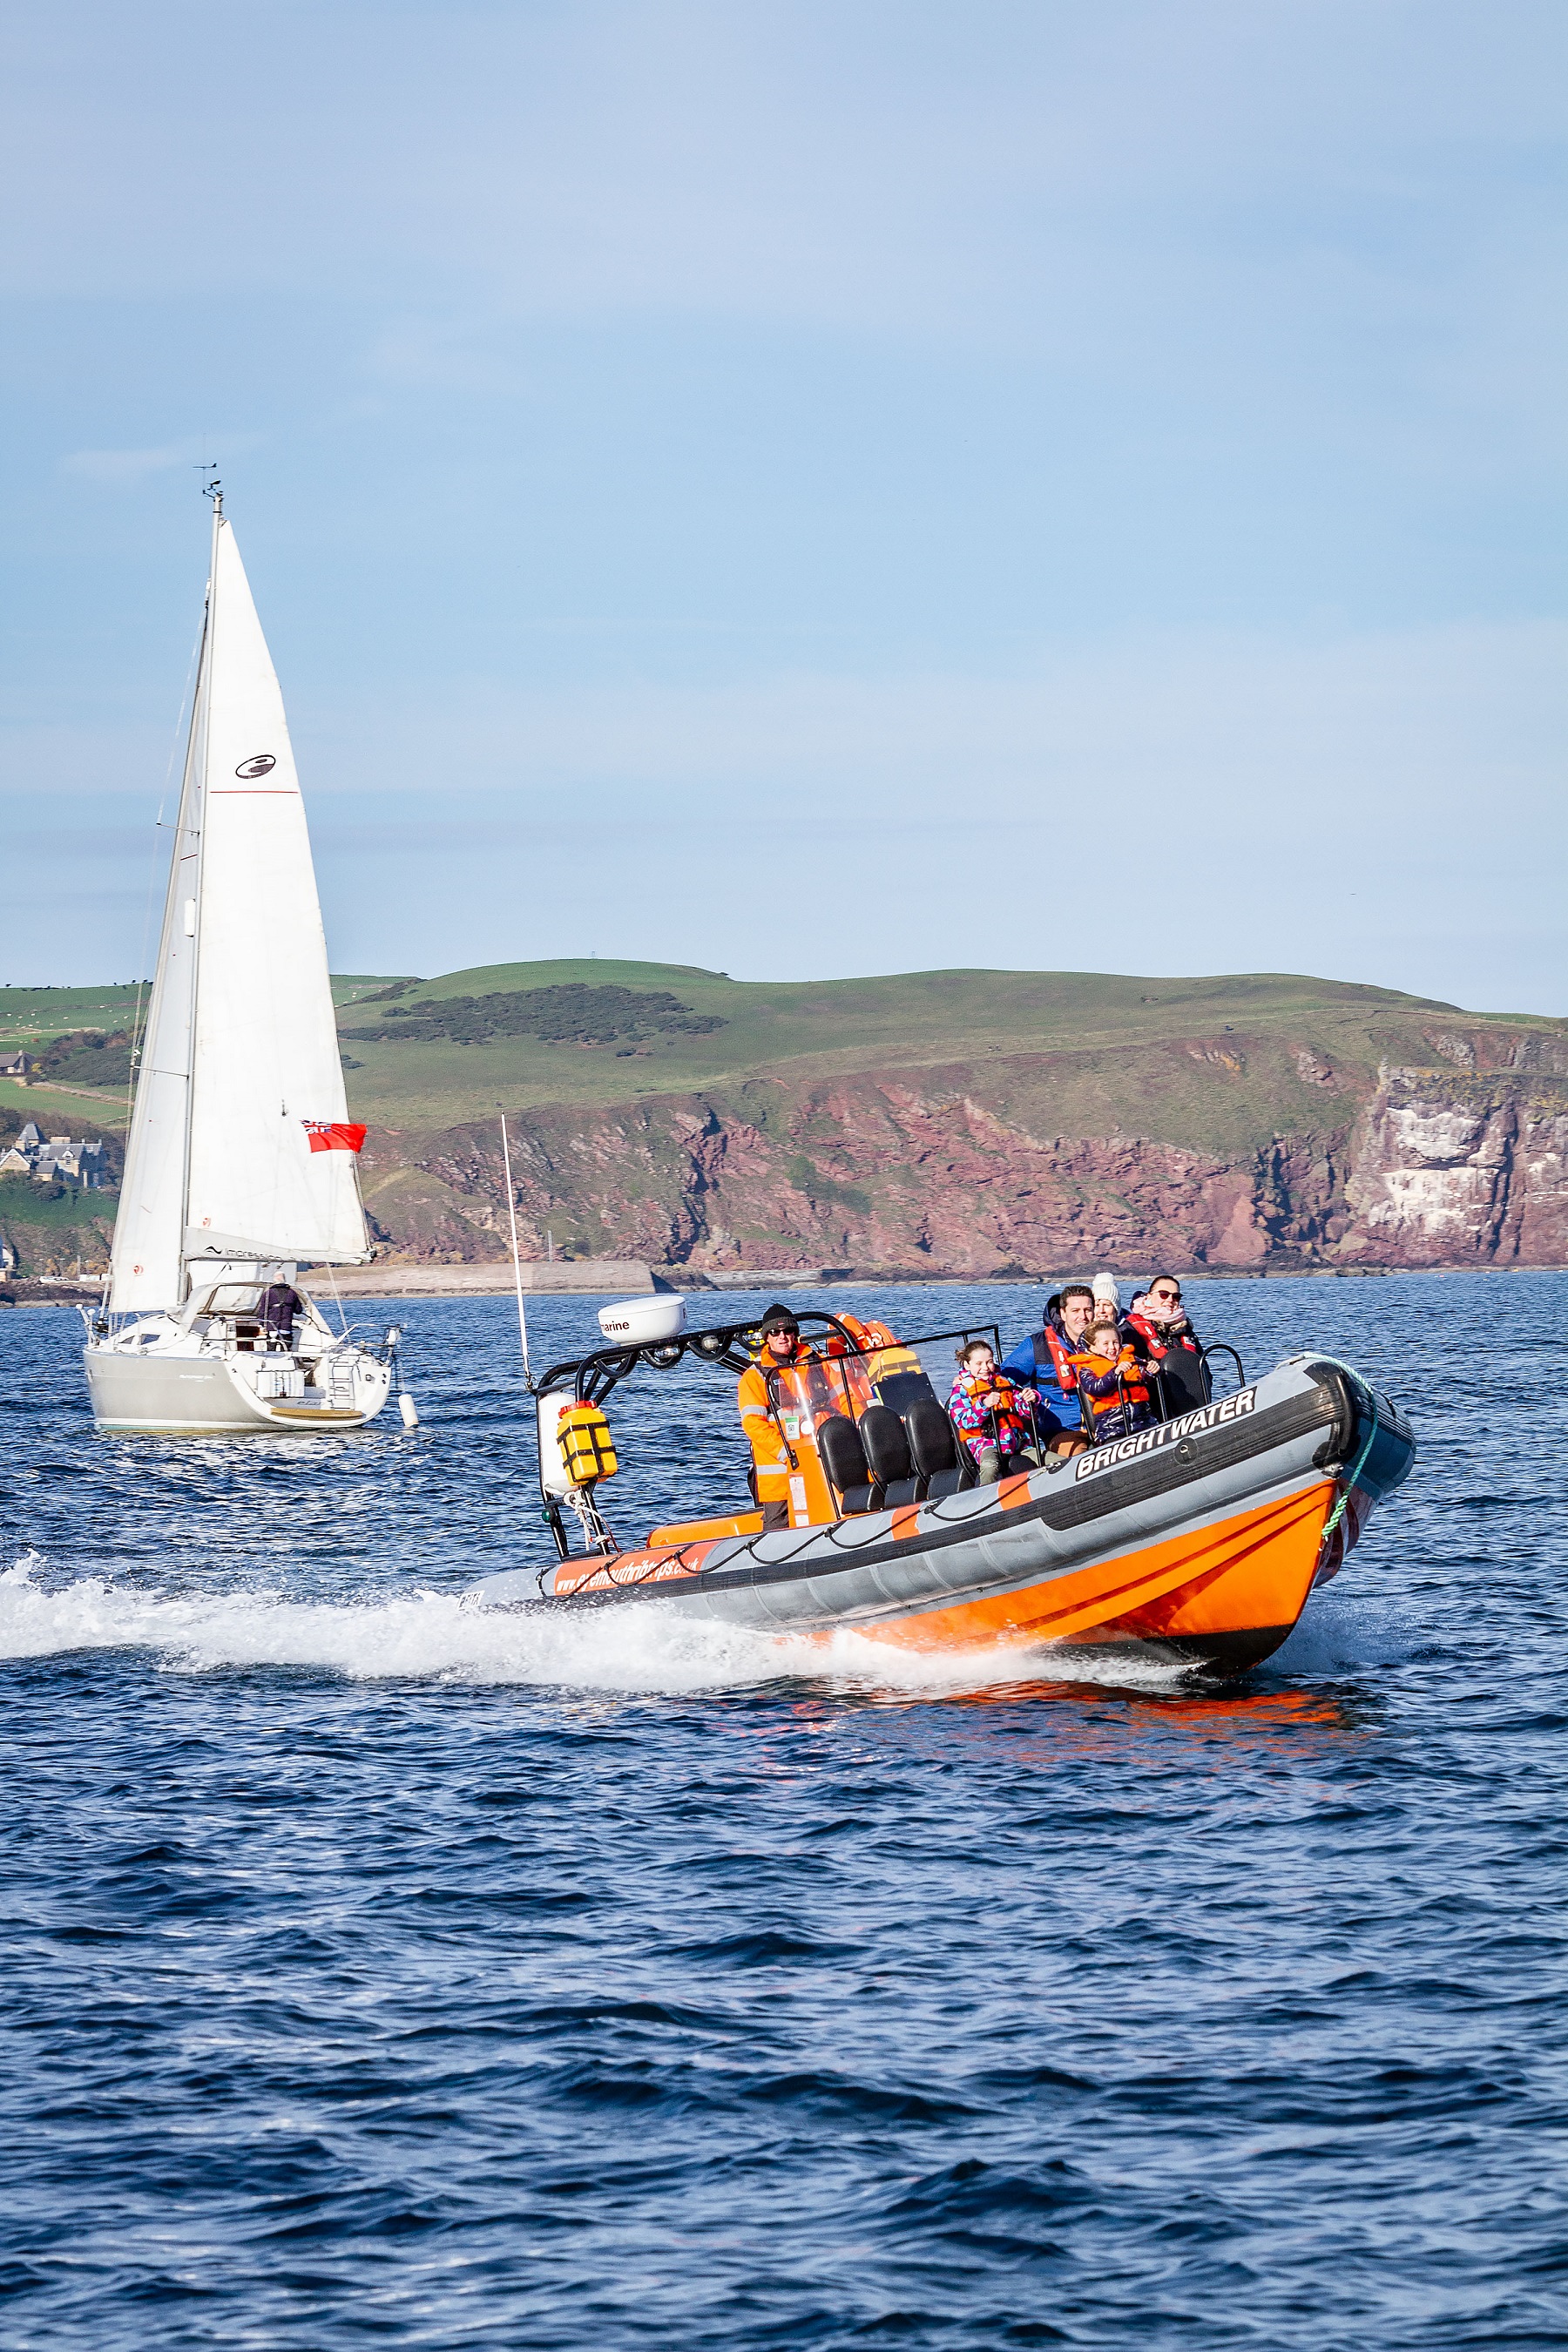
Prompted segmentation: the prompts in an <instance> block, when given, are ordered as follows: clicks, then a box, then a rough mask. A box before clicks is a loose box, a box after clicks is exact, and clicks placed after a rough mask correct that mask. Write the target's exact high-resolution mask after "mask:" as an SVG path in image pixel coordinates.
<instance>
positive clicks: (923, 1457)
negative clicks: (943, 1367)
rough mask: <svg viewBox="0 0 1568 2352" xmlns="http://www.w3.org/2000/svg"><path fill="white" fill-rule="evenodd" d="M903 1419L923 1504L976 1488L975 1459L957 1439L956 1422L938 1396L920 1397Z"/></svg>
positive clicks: (911, 1405)
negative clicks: (945, 1410)
mask: <svg viewBox="0 0 1568 2352" xmlns="http://www.w3.org/2000/svg"><path fill="white" fill-rule="evenodd" d="M903 1418H904V1429H905V1432H906V1433H907V1435H908V1438H909V1443H910V1455H911V1457H912V1458H913V1461H914V1465H915V1469H916V1471H917V1473H918V1474H919V1475H920V1478H921V1502H922V1503H925V1502H935V1501H936V1500H937V1498H938V1497H939V1496H942V1495H957V1494H960V1493H962V1491H963V1488H964V1487H966V1486H973V1484H974V1482H975V1478H976V1476H977V1475H978V1473H977V1472H976V1470H975V1467H974V1457H973V1454H971V1453H970V1451H969V1448H968V1446H967V1445H960V1444H959V1443H958V1441H957V1439H956V1438H955V1437H954V1435H953V1430H952V1422H951V1421H949V1419H948V1417H947V1415H946V1413H945V1412H943V1411H942V1407H941V1405H940V1404H938V1402H937V1401H936V1399H935V1397H934V1396H931V1395H929V1394H928V1395H926V1396H923V1397H916V1398H915V1399H914V1401H913V1402H912V1403H910V1406H909V1407H908V1409H907V1411H906V1412H905V1413H904V1417H903Z"/></svg>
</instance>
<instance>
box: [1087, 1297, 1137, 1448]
mask: <svg viewBox="0 0 1568 2352" xmlns="http://www.w3.org/2000/svg"><path fill="white" fill-rule="evenodd" d="M1072 1363H1073V1370H1075V1371H1076V1372H1077V1374H1078V1387H1079V1395H1080V1396H1081V1397H1082V1399H1083V1412H1084V1420H1085V1421H1086V1423H1088V1424H1089V1435H1090V1437H1091V1440H1092V1442H1093V1443H1094V1444H1096V1445H1108V1444H1110V1441H1111V1439H1112V1438H1114V1437H1130V1436H1131V1434H1132V1432H1133V1431H1134V1430H1135V1429H1147V1428H1148V1427H1149V1426H1150V1425H1151V1423H1152V1421H1153V1419H1154V1409H1153V1407H1152V1404H1151V1403H1150V1402H1149V1391H1148V1388H1147V1386H1146V1385H1145V1383H1144V1381H1143V1379H1142V1367H1141V1365H1140V1364H1139V1361H1138V1352H1137V1350H1136V1349H1135V1348H1133V1347H1132V1346H1131V1343H1126V1344H1124V1343H1123V1341H1122V1338H1121V1327H1120V1325H1119V1324H1118V1322H1117V1320H1116V1312H1115V1309H1114V1308H1113V1307H1107V1308H1105V1309H1103V1310H1100V1311H1098V1312H1097V1315H1096V1319H1095V1321H1094V1322H1093V1323H1091V1324H1090V1326H1089V1329H1088V1330H1087V1331H1086V1332H1085V1333H1084V1335H1083V1346H1082V1348H1081V1349H1080V1350H1079V1353H1078V1354H1077V1355H1076V1356H1074V1358H1073V1360H1072Z"/></svg>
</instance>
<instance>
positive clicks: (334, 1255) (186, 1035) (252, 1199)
mask: <svg viewBox="0 0 1568 2352" xmlns="http://www.w3.org/2000/svg"><path fill="white" fill-rule="evenodd" d="M208 495H209V496H210V497H211V499H212V501H213V535H212V563H211V570H210V572H209V574H208V581H207V601H206V618H205V625H204V628H203V632H202V646H201V658H200V664H199V667H198V669H197V673H196V688H195V697H194V699H193V702H192V707H191V728H190V738H189V742H188V745H187V749H186V754H185V767H184V782H183V784H182V788H181V793H180V806H179V814H178V817H177V819H176V822H175V827H174V850H173V856H172V857H171V860H170V868H169V884H168V890H167V894H166V896H165V898H164V904H163V931H162V934H161V937H160V940H159V945H158V963H157V970H156V972H155V974H154V977H153V993H152V1003H151V1007H150V1010H149V1013H148V1020H147V1026H146V1030H145V1032H144V1034H143V1038H142V1049H141V1055H140V1060H139V1064H138V1068H137V1076H136V1091H135V1099H134V1105H133V1108H132V1119H131V1137H130V1142H129V1145H128V1147H127V1151H126V1162H125V1176H124V1182H123V1184H122V1187H121V1202H120V1213H119V1216H118V1219H117V1221H116V1223H115V1231H114V1248H113V1254H112V1259H111V1264H110V1276H109V1282H108V1286H107V1288H106V1290H105V1293H104V1297H103V1299H102V1301H101V1303H100V1307H98V1309H97V1311H96V1312H95V1313H91V1314H89V1317H88V1337H87V1346H86V1349H85V1350H84V1354H85V1360H86V1366H87V1383H88V1390H89V1394H90V1396H91V1400H92V1410H93V1415H94V1418H95V1420H96V1421H97V1423H98V1425H99V1427H100V1429H106V1430H151V1431H161V1432H164V1433H170V1434H174V1435H197V1434H202V1435H205V1434H209V1433H219V1432H228V1433H233V1432H237V1431H255V1430H258V1429H273V1430H288V1431H291V1432H299V1433H306V1434H319V1433H323V1432H326V1431H338V1430H342V1429H345V1428H356V1427H358V1426H360V1425H361V1424H362V1423H365V1422H367V1421H369V1420H371V1419H372V1418H373V1416H374V1414H376V1413H378V1412H380V1411H381V1409H382V1407H383V1405H384V1403H385V1402H386V1400H387V1396H388V1393H389V1391H390V1390H391V1386H392V1381H393V1377H394V1373H395V1350H396V1342H397V1337H398V1334H397V1332H396V1330H395V1328H394V1329H391V1330H389V1331H388V1332H387V1334H386V1337H385V1338H384V1340H383V1341H382V1342H381V1343H380V1345H379V1346H365V1345H362V1344H360V1343H358V1342H357V1341H356V1339H355V1338H354V1336H353V1333H352V1332H351V1331H350V1330H349V1329H348V1328H347V1327H346V1326H342V1317H341V1312H340V1318H339V1321H340V1327H341V1328H338V1329H336V1330H334V1329H333V1328H332V1326H331V1323H330V1322H329V1320H328V1318H327V1317H326V1316H325V1315H324V1314H323V1313H322V1312H321V1308H320V1307H318V1306H317V1304H316V1303H315V1301H314V1300H313V1299H311V1298H310V1297H309V1296H308V1295H307V1294H306V1293H305V1292H304V1291H303V1290H301V1289H300V1288H299V1287H298V1277H299V1270H300V1265H302V1264H306V1265H323V1266H328V1267H331V1266H334V1265H363V1264H364V1263H365V1261H366V1260H367V1259H368V1257H369V1255H370V1252H369V1250H368V1249H367V1247H366V1245H365V1228H364V1213H363V1209H362V1208H361V1205H360V1196H359V1184H358V1179H357V1175H356V1160H357V1155H358V1152H359V1150H360V1147H361V1146H362V1144H363V1141H364V1134H365V1130H364V1129H363V1127H362V1126H358V1125H356V1124H354V1123H353V1122H352V1121H351V1120H350V1118H349V1116H348V1105H347V1101H346V1098H345V1096H344V1092H343V1076H342V1062H341V1060H340V1058H339V1052H338V1037H337V1028H336V1024H335V1022H334V1019H333V1013H332V997H331V981H330V979H329V977H328V971H327V947H326V939H325V935H324V933H323V931H322V929H321V902H320V900H319V898H318V897H317V894H316V877H315V870H314V867H313V866H312V865H311V862H310V835H309V834H308V832H307V830H306V824H305V809H304V803H303V802H302V800H301V799H300V782H299V777H298V775H297V773H296V772H295V766H294V755H293V752H292V751H291V750H290V748H289V728H288V722H287V720H286V719H285V717H284V714H283V698H282V695H281V693H280V692H279V685H278V678H277V675H276V673H275V672H274V670H273V667H272V661H271V656H269V655H268V650H267V641H266V639H265V637H264V636H263V635H262V633H261V624H260V622H259V620H258V617H257V612H256V606H255V604H254V602H253V601H252V598H251V593H250V587H249V583H247V579H246V576H245V568H244V566H243V565H242V563H241V562H240V560H239V550H238V548H237V546H236V544H235V538H234V529H233V526H232V524H231V523H230V522H229V521H228V520H227V519H226V516H225V514H224V511H223V493H222V488H221V486H220V485H219V484H217V483H216V482H215V483H212V484H210V485H209V486H208ZM404 1417H405V1420H407V1419H409V1417H410V1416H409V1414H408V1413H407V1412H405V1416H404Z"/></svg>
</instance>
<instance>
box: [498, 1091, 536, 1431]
mask: <svg viewBox="0 0 1568 2352" xmlns="http://www.w3.org/2000/svg"><path fill="white" fill-rule="evenodd" d="M500 1150H501V1160H502V1162H503V1164H504V1166H505V1168H506V1213H507V1215H508V1217H509V1218H510V1221H511V1272H512V1279H513V1281H514V1282H515V1283H516V1285H517V1334H518V1338H519V1339H521V1342H522V1377H523V1381H524V1382H525V1384H526V1385H527V1387H528V1388H529V1390H530V1391H531V1390H532V1387H533V1374H532V1373H531V1371H530V1370H529V1368H528V1317H527V1315H526V1314H525V1313H524V1311H523V1305H522V1260H521V1258H520V1257H519V1255H518V1254H517V1194H516V1193H515V1192H513V1190H512V1182H511V1145H510V1143H509V1142H508V1140H507V1132H506V1114H505V1113H504V1112H503V1113H502V1114H501V1123H500Z"/></svg>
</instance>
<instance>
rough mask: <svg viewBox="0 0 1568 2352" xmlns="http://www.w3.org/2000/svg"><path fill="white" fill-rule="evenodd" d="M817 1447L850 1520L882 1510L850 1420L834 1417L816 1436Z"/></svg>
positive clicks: (853, 1424) (840, 1416) (854, 1428)
mask: <svg viewBox="0 0 1568 2352" xmlns="http://www.w3.org/2000/svg"><path fill="white" fill-rule="evenodd" d="M816 1447H817V1452H818V1453H819V1454H821V1456H822V1462H823V1467H824V1468H825V1469H826V1472H827V1475H828V1477H829V1478H830V1479H831V1480H832V1482H833V1485H834V1486H836V1487H837V1490H838V1499H839V1501H840V1503H841V1504H842V1506H843V1508H844V1511H845V1514H846V1516H847V1517H852V1516H853V1515H854V1514H855V1513H856V1512H858V1511H875V1510H877V1509H879V1507H880V1503H881V1493H880V1489H879V1486H878V1485H877V1482H876V1480H875V1479H874V1478H873V1477H872V1475H871V1470H870V1465H869V1464H868V1461H867V1459H866V1449H865V1447H864V1446H863V1445H862V1444H861V1443H860V1433H859V1431H858V1429H857V1428H856V1426H855V1423H853V1422H852V1421H847V1420H846V1419H845V1418H844V1416H843V1414H842V1413H834V1414H833V1415H831V1417H830V1418H829V1419H828V1420H826V1421H825V1422H824V1423H823V1424H822V1426H821V1428H820V1429H819V1430H818V1431H817V1433H816Z"/></svg>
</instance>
